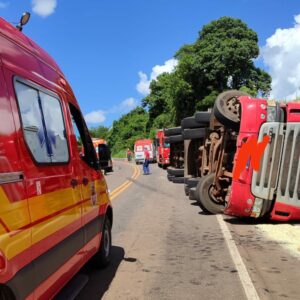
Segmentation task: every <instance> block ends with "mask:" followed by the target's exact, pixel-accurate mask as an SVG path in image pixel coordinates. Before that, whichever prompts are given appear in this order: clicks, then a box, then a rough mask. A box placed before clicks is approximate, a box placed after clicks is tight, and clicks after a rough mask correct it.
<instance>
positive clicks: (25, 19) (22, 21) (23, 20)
mask: <svg viewBox="0 0 300 300" xmlns="http://www.w3.org/2000/svg"><path fill="white" fill-rule="evenodd" d="M29 19H30V13H29V12H28V11H26V12H24V13H23V14H22V17H21V19H20V22H19V24H18V25H17V26H16V27H17V29H19V31H22V30H23V26H24V25H26V24H27V23H28V21H29Z"/></svg>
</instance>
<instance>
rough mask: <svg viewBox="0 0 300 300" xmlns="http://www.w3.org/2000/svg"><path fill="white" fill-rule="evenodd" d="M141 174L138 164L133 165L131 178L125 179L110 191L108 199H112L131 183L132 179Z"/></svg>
mask: <svg viewBox="0 0 300 300" xmlns="http://www.w3.org/2000/svg"><path fill="white" fill-rule="evenodd" d="M140 174H141V171H140V168H139V167H138V166H134V172H133V175H132V176H131V178H130V179H131V180H126V181H125V182H124V183H122V184H121V185H120V186H119V187H117V188H115V189H114V190H113V191H112V192H111V193H110V199H111V200H113V199H115V198H116V197H117V196H119V195H120V194H121V193H122V192H124V191H125V190H126V189H127V188H128V187H129V186H130V185H131V184H132V183H133V181H132V180H135V179H137V178H138V177H139V176H140Z"/></svg>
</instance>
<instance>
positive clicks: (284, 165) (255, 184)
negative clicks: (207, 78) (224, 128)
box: [225, 97, 300, 221]
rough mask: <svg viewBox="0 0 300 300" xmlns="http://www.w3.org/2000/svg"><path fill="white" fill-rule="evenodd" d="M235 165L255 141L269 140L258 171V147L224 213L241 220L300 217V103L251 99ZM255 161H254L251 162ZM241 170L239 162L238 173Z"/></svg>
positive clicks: (244, 115) (236, 181)
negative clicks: (256, 162)
mask: <svg viewBox="0 0 300 300" xmlns="http://www.w3.org/2000/svg"><path fill="white" fill-rule="evenodd" d="M239 101H240V103H241V109H242V118H241V126H240V128H241V129H240V135H239V138H238V142H237V152H236V155H235V161H237V160H238V159H240V157H239V155H240V153H241V151H242V147H243V145H244V144H245V143H246V142H247V141H249V140H250V139H251V138H253V137H254V138H256V137H258V142H263V140H264V139H266V138H268V140H269V142H268V143H267V146H266V148H265V150H264V151H261V154H262V156H261V157H259V158H260V159H259V160H260V168H259V170H254V169H253V165H254V162H253V158H254V155H255V154H256V153H255V151H257V149H258V148H257V147H254V148H253V149H254V150H253V151H252V152H250V153H249V159H251V161H250V163H247V166H246V168H245V169H244V170H243V171H242V172H241V173H240V174H239V176H238V178H235V179H233V181H232V186H231V190H230V193H229V194H228V201H227V203H226V207H225V213H226V214H230V215H235V216H242V217H254V218H270V219H272V220H277V221H288V220H299V219H300V192H299V191H300V188H299V187H300V180H299V178H300V177H299V175H300V174H299V173H300V168H299V163H298V162H299V156H300V114H299V112H300V103H287V104H279V103H275V102H272V101H271V102H270V101H266V100H263V99H254V100H252V103H251V104H252V105H251V111H246V110H245V109H249V106H247V102H249V101H250V100H248V99H245V97H241V98H239ZM250 157H251V158H250ZM235 168H237V164H236V163H235V166H234V170H233V171H235Z"/></svg>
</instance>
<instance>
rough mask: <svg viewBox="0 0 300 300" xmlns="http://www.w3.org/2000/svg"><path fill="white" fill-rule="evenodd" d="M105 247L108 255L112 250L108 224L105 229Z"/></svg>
mask: <svg viewBox="0 0 300 300" xmlns="http://www.w3.org/2000/svg"><path fill="white" fill-rule="evenodd" d="M103 247H104V253H105V257H108V256H109V251H110V236H109V231H108V228H107V226H105V230H104V236H103Z"/></svg>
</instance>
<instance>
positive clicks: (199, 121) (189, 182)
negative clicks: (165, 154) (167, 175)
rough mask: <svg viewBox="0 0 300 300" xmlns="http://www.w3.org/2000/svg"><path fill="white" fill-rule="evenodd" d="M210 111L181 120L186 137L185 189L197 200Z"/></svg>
mask: <svg viewBox="0 0 300 300" xmlns="http://www.w3.org/2000/svg"><path fill="white" fill-rule="evenodd" d="M209 121H210V112H198V113H196V114H195V116H192V117H187V118H185V119H183V120H182V121H181V130H182V135H183V139H184V179H185V180H184V190H185V194H186V195H187V196H189V198H190V199H191V200H196V196H195V193H196V186H197V183H198V181H199V179H200V176H201V172H200V169H201V150H202V148H203V144H204V141H205V137H206V134H207V130H208V127H209Z"/></svg>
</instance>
